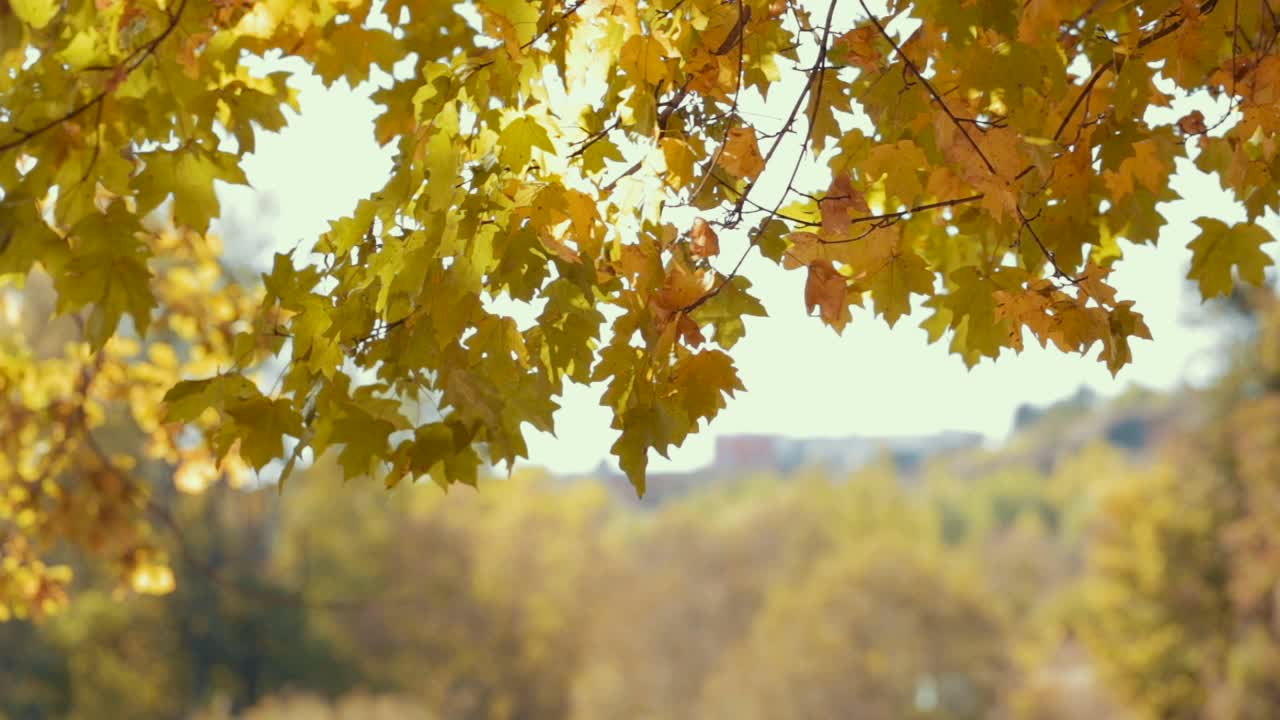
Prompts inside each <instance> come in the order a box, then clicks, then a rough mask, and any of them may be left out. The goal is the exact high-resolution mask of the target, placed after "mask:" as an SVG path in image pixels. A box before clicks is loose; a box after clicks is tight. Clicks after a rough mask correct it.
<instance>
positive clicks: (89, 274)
mask: <svg viewBox="0 0 1280 720" xmlns="http://www.w3.org/2000/svg"><path fill="white" fill-rule="evenodd" d="M1278 36H1280V19H1278V17H1277V14H1276V11H1275V9H1274V8H1273V6H1272V3H1271V2H1269V1H1268V0H1261V1H1260V2H1257V1H1254V0H1244V1H1241V0H1202V1H1201V2H1194V1H1192V0H1147V1H1135V0H1127V1H1122V0H982V1H981V2H975V1H971V0H966V1H963V2H956V1H954V0H916V1H915V2H909V3H908V2H900V1H899V0H888V2H885V3H880V4H878V5H876V6H875V7H871V6H869V5H868V4H867V3H866V2H864V0H852V1H846V2H840V1H838V0H830V2H824V1H823V0H813V1H811V2H802V1H801V0H729V1H726V0H467V1H465V2H460V3H437V2H423V3H410V2H405V1H404V0H385V1H384V2H380V3H371V2H365V1H363V0H257V1H254V0H213V1H212V2H201V1H200V0H92V1H90V0H0V68H2V72H0V192H3V199H2V200H0V276H4V277H7V278H9V279H17V280H18V281H22V280H23V279H24V278H28V277H32V276H34V274H36V273H37V269H38V273H39V275H40V277H42V278H43V277H44V276H46V275H47V278H48V280H49V281H50V284H51V294H50V297H52V298H53V299H52V300H51V301H50V302H51V304H52V307H51V310H52V312H53V314H54V315H55V316H57V317H64V318H67V320H65V321H63V322H65V323H68V324H67V325H66V326H65V328H63V330H62V331H60V332H62V333H63V335H61V336H60V335H58V334H57V333H51V331H50V330H47V329H46V328H51V327H58V326H57V325H54V326H50V325H48V321H47V320H46V319H36V320H31V319H28V320H24V321H22V322H27V323H28V325H27V326H26V327H25V332H21V333H17V337H16V338H6V340H5V344H3V345H2V346H0V391H2V392H3V393H4V398H5V400H4V403H5V404H4V406H3V413H2V414H0V490H3V492H0V518H2V519H3V522H4V523H5V524H4V525H3V526H0V528H3V529H0V532H2V533H3V534H0V542H3V543H4V544H5V555H6V558H13V562H12V563H10V564H11V565H12V567H10V566H8V565H7V566H6V567H5V569H4V570H2V571H0V607H4V605H5V604H6V603H7V602H10V600H11V599H12V598H25V599H26V601H34V604H35V605H36V606H38V605H40V604H41V603H43V602H45V601H50V602H53V601H55V600H56V597H57V595H58V592H59V591H58V588H59V586H60V585H59V580H58V577H60V575H59V574H58V573H52V572H51V571H50V568H47V567H45V566H44V565H43V563H42V561H41V560H40V550H39V544H40V543H42V542H47V541H49V540H50V539H51V538H52V539H59V540H69V541H71V542H73V543H75V544H78V545H81V546H84V547H89V548H91V549H94V550H96V551H99V552H103V553H105V554H106V555H107V556H109V557H112V558H113V559H114V560H115V561H117V562H119V563H121V564H122V565H123V567H124V568H125V569H126V570H127V571H128V572H129V573H130V574H131V575H130V576H131V577H133V578H135V580H136V581H137V582H136V583H135V584H139V583H140V584H141V585H142V586H143V587H152V588H163V587H165V586H167V585H168V584H170V583H171V579H170V578H168V577H166V576H165V574H164V572H163V571H162V566H163V562H162V559H159V558H154V557H151V556H149V555H148V554H147V551H146V550H145V549H146V548H147V547H148V544H147V541H146V537H147V533H148V532H149V531H148V529H147V527H146V526H145V524H142V523H140V521H139V519H138V518H139V513H140V508H145V506H146V504H147V502H148V501H147V497H146V495H147V493H146V492H144V491H143V489H142V488H143V487H144V486H143V484H142V483H140V482H139V481H138V478H139V477H145V476H146V474H147V473H159V472H162V470H161V469H160V468H168V469H170V470H173V471H174V472H176V474H177V479H178V481H179V482H180V483H187V484H190V485H193V486H199V485H201V484H207V483H208V482H210V481H212V480H213V479H214V478H217V477H218V476H219V475H220V474H222V473H232V474H237V475H238V474H241V473H243V472H244V471H245V470H247V469H248V468H250V467H251V468H254V469H262V468H263V467H265V466H266V465H267V464H268V463H270V462H271V461H273V460H280V461H283V464H284V470H283V474H282V479H283V477H285V476H287V475H288V473H289V472H290V471H291V470H292V469H293V468H294V467H295V466H296V464H297V463H298V462H299V460H301V459H307V458H310V457H312V456H315V455H319V454H321V453H324V452H326V451H329V450H333V451H334V452H335V454H336V457H337V458H338V462H339V463H340V465H341V467H342V468H343V470H344V473H345V474H346V475H347V476H348V477H357V476H365V475H369V476H374V477H377V478H379V479H380V480H382V481H384V482H385V483H386V485H388V486H394V485H396V484H397V483H399V482H402V481H403V480H404V479H405V478H420V477H424V476H430V477H431V478H432V479H434V480H435V481H436V482H438V483H440V484H442V485H448V484H450V483H454V482H465V483H474V482H475V481H476V478H477V473H478V470H479V469H480V468H482V467H484V466H485V465H487V464H506V465H508V466H509V465H510V464H511V463H514V462H515V461H516V460H517V459H519V458H522V457H525V456H527V454H528V449H527V445H526V441H525V432H526V426H527V427H531V428H534V429H537V430H542V431H551V430H553V429H554V427H555V423H554V419H555V414H556V411H557V410H558V404H557V398H559V397H560V396H561V395H562V394H563V392H564V390H565V388H566V385H568V384H594V383H598V384H601V385H602V386H603V387H604V393H603V399H602V402H603V403H604V404H605V405H607V406H608V407H609V408H610V409H611V411H612V414H613V427H614V428H615V429H616V430H617V431H618V439H617V442H616V444H615V445H614V446H613V448H612V450H613V452H614V454H615V455H616V456H617V457H618V460H619V463H620V465H621V467H622V468H623V470H625V472H626V473H627V475H628V476H629V477H630V478H631V480H632V482H633V483H634V484H635V486H636V489H637V490H638V491H639V492H643V491H644V479H645V469H646V464H647V460H648V457H649V453H650V451H651V450H652V451H657V452H658V453H666V452H667V451H668V449H669V448H670V447H672V446H679V445H680V444H681V443H682V442H683V441H684V440H685V438H686V437H687V436H688V435H689V434H690V433H691V432H694V431H695V430H697V429H698V427H699V426H700V425H705V424H706V423H708V422H710V421H711V420H712V419H713V418H714V417H715V416H716V415H717V413H718V412H719V411H720V410H721V409H722V408H724V407H725V404H726V402H727V401H728V398H729V397H730V396H732V395H733V394H734V393H735V392H737V391H740V390H742V389H743V387H742V384H741V382H740V380H739V378H738V376H737V373H736V371H735V367H734V360H733V357H732V355H731V352H732V350H733V348H734V346H735V344H736V343H737V342H738V340H739V339H740V338H741V337H742V336H743V333H744V331H745V327H746V318H749V317H751V316H760V315H763V314H764V313H765V308H764V307H763V305H762V304H761V303H760V302H759V300H758V299H756V298H755V297H754V296H753V295H752V290H751V288H752V285H751V282H750V281H749V279H748V278H747V277H746V276H745V275H743V274H742V273H741V272H740V271H741V269H742V266H743V261H744V259H745V258H746V257H747V256H748V255H749V254H751V253H757V252H758V253H759V254H760V255H762V256H763V257H765V258H768V259H769V260H771V261H773V262H775V263H776V264H777V265H779V266H781V270H782V271H798V272H803V273H804V277H805V283H804V293H803V294H804V297H803V302H804V305H805V307H806V308H807V309H808V310H809V312H810V313H811V314H816V315H817V316H818V318H819V319H820V321H821V322H824V323H826V324H828V325H830V326H831V327H833V328H834V329H835V330H836V331H842V330H843V329H844V328H845V327H846V325H848V323H849V322H850V320H851V317H852V315H851V310H850V308H851V307H853V306H859V307H865V308H867V309H868V310H869V312H870V313H873V314H875V315H878V316H880V317H881V318H883V319H884V321H885V322H887V323H889V324H890V325H892V324H894V323H896V322H897V321H898V320H899V319H901V318H902V317H903V316H904V315H907V314H908V313H910V312H912V310H913V308H918V307H923V308H927V310H928V311H929V312H930V313H931V314H929V316H928V317H927V319H925V320H924V322H923V327H925V328H926V329H927V331H928V333H929V338H930V340H931V341H934V342H937V341H943V340H944V339H945V341H946V342H948V343H949V346H950V349H951V350H952V352H954V353H955V354H957V355H958V356H959V357H960V359H961V360H962V361H963V362H965V363H967V364H969V365H973V364H975V363H977V362H979V361H981V360H982V359H983V358H996V357H998V356H999V355H1000V354H1001V352H1002V351H1003V350H1005V349H1010V350H1013V351H1019V350H1021V349H1022V347H1023V343H1024V342H1025V341H1026V339H1027V337H1028V336H1029V337H1030V338H1032V339H1033V341H1034V342H1038V343H1039V344H1040V345H1042V346H1050V345H1052V346H1054V347H1056V348H1059V349H1061V350H1062V351H1066V352H1078V353H1081V354H1085V353H1089V352H1092V351H1093V350H1094V349H1095V348H1096V349H1098V352H1097V358H1098V359H1099V360H1100V361H1101V362H1103V363H1105V364H1106V366H1107V367H1108V368H1109V369H1110V370H1111V371H1112V372H1113V373H1114V372H1118V371H1119V370H1120V369H1121V368H1122V367H1124V366H1125V365H1126V363H1128V362H1129V361H1130V360H1131V353H1130V347H1129V343H1130V340H1131V339H1132V338H1134V337H1139V338H1148V337H1150V332H1149V330H1148V328H1147V326H1146V324H1145V323H1144V321H1143V316H1142V314H1141V312H1140V311H1139V309H1138V308H1135V307H1134V303H1133V302H1132V301H1130V300H1126V299H1123V297H1122V296H1121V295H1120V294H1119V293H1118V292H1117V290H1116V289H1115V288H1114V287H1112V285H1111V284H1110V283H1109V281H1108V276H1109V274H1110V273H1111V271H1112V269H1113V268H1114V267H1115V266H1116V265H1117V264H1119V263H1123V262H1124V258H1123V256H1124V250H1125V249H1126V248H1127V247H1128V246H1130V245H1133V244H1146V243H1155V242H1156V240H1157V237H1158V235H1159V230H1160V227H1161V225H1162V224H1163V223H1164V219H1163V218H1162V216H1161V215H1160V213H1159V212H1158V210H1157V204H1158V203H1160V202H1163V201H1167V200H1171V199H1174V198H1175V197H1176V194H1175V193H1174V191H1173V190H1172V189H1171V188H1170V185H1169V178H1170V175H1171V174H1172V173H1173V172H1174V169H1175V162H1176V161H1177V160H1178V159H1179V158H1185V159H1187V160H1191V161H1194V163H1195V166H1196V167H1198V168H1199V169H1200V170H1202V171H1205V172H1208V173H1211V174H1213V175H1214V176H1215V177H1216V178H1217V179H1218V181H1219V182H1220V183H1221V185H1222V187H1223V188H1225V189H1226V190H1228V191H1230V192H1231V193H1232V194H1233V195H1234V197H1235V198H1236V199H1237V200H1238V201H1239V202H1240V204H1241V205H1242V206H1243V208H1244V220H1243V221H1242V222H1233V219H1234V218H1236V217H1238V211H1237V210H1235V209H1232V208H1226V209H1225V211H1228V212H1229V214H1230V217H1226V216H1224V217H1203V218H1201V219H1199V220H1198V221H1197V225H1198V234H1197V236H1196V237H1195V238H1194V239H1193V240H1192V241H1191V242H1190V244H1189V246H1188V247H1189V250H1190V254H1191V266H1190V268H1191V269H1190V273H1189V277H1190V278H1191V279H1192V280H1194V281H1195V282H1196V283H1197V284H1198V287H1199V289H1200V291H1201V292H1202V294H1203V296H1204V297H1206V298H1210V297H1215V296H1220V295H1224V294H1227V293H1229V292H1231V291H1232V289H1233V288H1234V286H1235V283H1236V278H1237V277H1238V278H1239V279H1240V280H1242V281H1245V282H1249V283H1255V284H1256V283H1260V282H1261V281H1262V279H1263V272H1264V268H1265V267H1266V266H1267V265H1269V264H1270V260H1269V258H1268V256H1267V255H1266V253H1265V252H1264V251H1263V249H1262V247H1263V246H1264V245H1265V244H1266V243H1269V242H1271V241H1272V239H1273V238H1272V237H1271V235H1270V234H1269V233H1268V231H1267V230H1265V229H1264V228H1262V227H1261V226H1259V225H1258V224H1257V223H1256V221H1257V220H1258V219H1259V218H1260V217H1262V216H1263V214H1264V213H1266V212H1267V211H1268V210H1272V211H1274V210H1276V209H1277V206H1278V205H1280V184H1277V182H1276V181H1275V175H1276V170H1277V165H1280V157H1278V153H1277V141H1276V130H1277V127H1278V126H1280V102H1278V100H1280V54H1277V51H1276V39H1277V37H1278ZM295 58H296V59H298V60H300V61H301V63H302V66H303V67H305V68H306V69H307V70H308V71H310V72H312V73H314V74H315V75H316V76H318V77H319V78H321V79H322V80H323V81H324V82H325V83H327V84H331V83H335V82H338V81H340V80H341V81H345V82H347V83H350V84H353V85H355V84H360V83H365V82H373V83H376V84H377V86H378V89H377V90H376V91H375V92H374V93H373V96H372V97H373V100H374V101H375V102H376V103H378V104H379V105H380V106H381V108H380V110H381V112H380V114H379V115H378V117H377V120H376V123H375V124H374V126H373V127H372V128H371V132H372V133H373V134H374V135H375V137H376V139H377V140H378V142H379V143H382V144H384V145H388V144H390V145H394V146H395V148H396V154H395V159H394V164H393V169H392V172H391V173H390V175H389V177H388V178H387V180H386V183H385V185H384V186H383V187H381V188H379V189H376V190H375V191H374V192H372V193H371V194H370V195H368V196H367V197H366V198H364V199H361V200H360V201H359V202H358V203H356V205H355V206H354V207H352V208H349V209H345V214H343V215H342V216H341V217H340V218H338V219H336V220H334V221H333V222H332V223H331V225H330V229H329V230H328V231H327V232H325V233H324V234H322V235H321V236H320V237H318V238H315V239H314V243H313V244H310V245H309V246H305V247H303V248H300V249H298V250H296V251H294V252H291V253H282V254H278V255H276V257H275V260H274V264H273V266H272V268H271V270H270V271H269V272H267V273H265V274H264V275H263V277H262V283H261V286H260V287H255V286H251V285H245V284H242V283H237V282H235V281H234V280H233V278H232V277H231V276H230V275H229V274H228V273H227V272H226V270H225V268H224V267H223V265H224V262H223V259H222V255H221V246H220V240H219V239H218V238H217V237H216V236H215V235H212V234H210V232H209V230H210V223H211V221H212V220H213V219H215V218H217V217H218V216H219V214H220V205H219V198H218V193H217V190H218V183H223V184H246V183H247V182H248V181H249V178H247V177H246V175H245V173H244V171H243V170H242V168H241V163H242V160H243V159H244V157H245V156H246V155H248V154H250V153H253V152H254V150H255V141H256V139H257V138H258V137H259V133H261V132H263V131H275V130H279V129H281V128H283V127H284V126H285V125H286V123H287V121H288V118H289V113H287V112H286V110H289V109H294V110H296V109H298V104H297V98H296V93H295V91H294V90H293V89H291V87H290V85H289V80H290V73H291V72H293V71H291V70H288V69H284V68H286V67H288V68H295V69H296V67H297V65H296V64H289V63H282V62H281V60H283V59H295ZM1174 106H1176V107H1177V108H1179V109H1178V110H1177V111H1173V110H1171V108H1173V107H1174ZM748 108H754V109H755V110H759V109H761V108H765V109H767V112H755V111H754V110H748ZM1162 111H1164V112H1162ZM334 172H341V169H340V168H335V169H334ZM3 297H4V298H5V302H6V303H7V304H9V305H12V304H14V303H16V302H17V299H16V298H17V296H14V295H5V296H3ZM797 302H799V298H797ZM9 315H12V316H13V317H17V314H16V313H9ZM45 316H47V313H46V315H45ZM45 316H38V317H45ZM32 317H37V316H32ZM6 322H9V323H10V324H13V323H17V322H18V321H17V320H6ZM31 323H35V324H31ZM46 333H51V336H52V337H60V338H61V339H60V340H59V342H57V343H55V342H53V341H52V340H50V338H49V337H46V336H45V335H46ZM113 414H120V415H124V416H127V417H128V418H129V422H130V423H132V427H133V430H134V431H136V432H137V433H138V434H139V436H140V437H142V438H145V448H146V452H145V453H138V454H134V455H128V454H123V455H122V454H121V450H120V449H119V448H115V449H113V448H112V446H111V443H110V442H107V439H106V438H103V437H101V433H100V432H98V430H99V429H100V428H102V427H103V426H104V423H105V422H106V421H107V419H108V417H109V416H112V415H113ZM192 429H194V430H196V431H198V432H196V433H193V432H192ZM196 436H199V437H201V438H203V441H202V442H196V441H194V440H193V438H194V437H196ZM123 446H124V444H123V441H122V442H121V447H123ZM138 578H141V580H138Z"/></svg>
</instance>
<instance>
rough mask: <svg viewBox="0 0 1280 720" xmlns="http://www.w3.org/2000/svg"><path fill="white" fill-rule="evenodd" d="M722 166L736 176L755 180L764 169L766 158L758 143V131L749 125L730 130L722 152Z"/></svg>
mask: <svg viewBox="0 0 1280 720" xmlns="http://www.w3.org/2000/svg"><path fill="white" fill-rule="evenodd" d="M719 162H720V167H722V168H724V169H725V171H726V172H728V173H729V174H730V175H733V176H734V177H739V178H743V179H746V180H754V179H756V178H757V177H759V176H760V173H761V172H763V171H764V158H763V157H762V156H761V155H760V146H759V145H757V144H756V131H755V130H753V129H751V128H749V127H737V128H733V129H731V130H729V133H728V135H727V136H726V137H725V141H724V147H723V149H722V151H721V153H720V161H719Z"/></svg>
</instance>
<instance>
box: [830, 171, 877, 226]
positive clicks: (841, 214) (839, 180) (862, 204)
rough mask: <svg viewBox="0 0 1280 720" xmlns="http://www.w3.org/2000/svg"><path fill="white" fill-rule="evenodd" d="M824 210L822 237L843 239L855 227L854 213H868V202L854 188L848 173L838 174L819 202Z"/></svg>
mask: <svg viewBox="0 0 1280 720" xmlns="http://www.w3.org/2000/svg"><path fill="white" fill-rule="evenodd" d="M818 207H819V208H821V210H822V235H823V236H824V237H826V238H829V239H833V238H842V237H847V236H848V235H849V230H850V228H852V227H853V223H852V218H853V213H855V212H858V213H864V214H865V213H868V212H870V209H869V208H868V207H867V201H866V200H865V199H863V196H862V193H860V192H858V191H857V190H856V189H854V187H853V180H852V178H851V177H850V176H849V174H848V173H840V174H837V175H836V176H835V177H834V178H833V179H832V180H831V187H829V188H828V189H827V194H826V196H825V197H823V198H822V200H820V201H819V202H818Z"/></svg>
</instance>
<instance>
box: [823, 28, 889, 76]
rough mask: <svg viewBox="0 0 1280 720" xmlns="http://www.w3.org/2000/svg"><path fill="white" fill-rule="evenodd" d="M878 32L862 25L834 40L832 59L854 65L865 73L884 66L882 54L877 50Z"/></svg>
mask: <svg viewBox="0 0 1280 720" xmlns="http://www.w3.org/2000/svg"><path fill="white" fill-rule="evenodd" d="M880 42H881V40H880V31H879V30H877V29H876V28H875V27H874V26H872V25H863V26H862V27H860V28H854V29H853V30H850V31H849V32H847V33H845V34H843V35H841V36H840V37H838V38H836V41H835V44H834V45H833V46H832V48H831V56H832V59H834V60H836V61H837V62H845V63H848V64H850V65H856V66H858V67H860V68H862V69H863V70H864V71H867V72H874V71H876V70H879V69H881V68H882V67H883V66H884V54H883V53H881V51H880V48H879V43H880Z"/></svg>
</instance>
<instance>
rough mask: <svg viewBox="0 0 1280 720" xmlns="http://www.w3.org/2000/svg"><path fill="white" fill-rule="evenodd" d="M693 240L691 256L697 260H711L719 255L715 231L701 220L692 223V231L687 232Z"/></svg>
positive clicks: (718, 240) (718, 239) (718, 241)
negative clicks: (697, 258)
mask: <svg viewBox="0 0 1280 720" xmlns="http://www.w3.org/2000/svg"><path fill="white" fill-rule="evenodd" d="M689 237H690V238H692V240H693V255H694V257H699V258H712V257H715V256H716V255H719V254H720V238H718V237H716V231H715V230H712V229H711V225H710V224H709V223H707V221H706V220H703V219H702V218H697V219H696V220H694V221H693V230H691V231H690V232H689Z"/></svg>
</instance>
